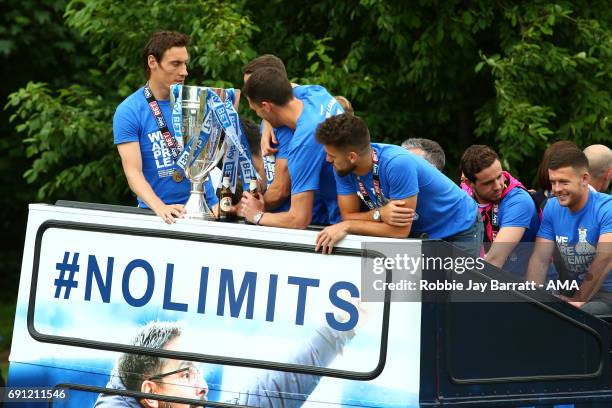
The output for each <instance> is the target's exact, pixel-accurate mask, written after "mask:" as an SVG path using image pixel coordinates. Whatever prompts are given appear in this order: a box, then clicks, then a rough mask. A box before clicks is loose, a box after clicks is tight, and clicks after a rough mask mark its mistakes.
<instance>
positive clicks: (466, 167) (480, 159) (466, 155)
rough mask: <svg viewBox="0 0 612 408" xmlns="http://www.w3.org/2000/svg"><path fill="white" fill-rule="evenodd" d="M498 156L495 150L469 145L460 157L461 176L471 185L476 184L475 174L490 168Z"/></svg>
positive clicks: (483, 146)
mask: <svg viewBox="0 0 612 408" xmlns="http://www.w3.org/2000/svg"><path fill="white" fill-rule="evenodd" d="M495 160H499V156H498V155H497V153H495V150H493V149H491V148H490V147H489V146H486V145H471V146H470V147H468V148H467V149H465V152H463V156H461V164H460V168H461V171H462V172H463V175H464V176H465V177H466V178H467V179H468V180H470V181H471V182H472V183H475V182H476V174H478V173H480V172H481V171H483V170H484V169H486V168H487V167H490V166H491V165H492V164H493V163H494V162H495Z"/></svg>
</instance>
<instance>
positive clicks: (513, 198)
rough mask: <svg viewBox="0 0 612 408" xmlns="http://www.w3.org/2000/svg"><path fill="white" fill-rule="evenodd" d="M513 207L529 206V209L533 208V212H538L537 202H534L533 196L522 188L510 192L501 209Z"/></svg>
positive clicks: (515, 188)
mask: <svg viewBox="0 0 612 408" xmlns="http://www.w3.org/2000/svg"><path fill="white" fill-rule="evenodd" d="M511 205H523V206H527V205H528V206H529V209H532V208H533V212H536V206H535V201H533V198H531V194H529V192H528V191H527V190H525V189H524V188H521V187H514V188H513V189H512V190H510V191H509V192H508V194H506V196H505V197H504V199H503V200H502V203H501V205H500V208H503V207H504V206H511Z"/></svg>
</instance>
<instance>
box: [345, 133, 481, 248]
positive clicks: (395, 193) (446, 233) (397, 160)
mask: <svg viewBox="0 0 612 408" xmlns="http://www.w3.org/2000/svg"><path fill="white" fill-rule="evenodd" d="M372 148H373V149H374V150H375V151H376V153H377V155H378V166H379V173H378V178H379V180H380V190H381V193H382V195H383V201H385V202H384V203H377V202H376V193H375V190H374V183H373V174H372V171H370V172H369V173H368V174H367V175H366V176H364V177H361V178H359V177H358V176H357V175H355V174H354V173H350V174H348V175H346V176H344V177H339V176H338V175H337V174H335V172H334V174H335V177H336V184H337V186H338V194H340V195H351V194H360V193H359V184H358V180H359V179H361V181H362V182H363V184H364V187H365V188H366V190H367V191H368V196H369V197H370V198H371V199H372V201H374V203H375V204H376V206H378V207H380V206H382V205H384V204H385V203H386V201H388V200H397V199H402V198H408V197H411V196H413V195H416V194H418V196H417V205H416V214H415V219H414V221H413V223H412V231H414V232H417V233H423V232H426V233H427V234H428V235H429V238H440V239H441V238H448V237H451V236H453V235H455V234H457V233H459V232H462V231H465V230H467V229H468V228H470V227H471V226H472V224H474V220H475V219H476V213H477V211H478V209H477V205H476V202H475V201H474V200H473V199H472V198H471V197H470V196H468V195H467V194H466V193H465V191H463V190H461V189H460V188H459V187H458V186H457V185H456V184H455V183H453V182H452V181H451V180H450V179H449V178H448V177H446V176H445V175H444V174H442V173H441V172H440V171H439V170H438V169H436V168H435V167H434V166H432V165H431V164H429V163H428V162H427V161H426V160H424V159H423V158H421V157H419V156H417V155H414V154H412V153H410V152H409V151H408V150H406V149H404V148H403V147H399V146H394V145H387V144H381V143H372Z"/></svg>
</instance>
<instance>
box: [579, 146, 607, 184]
mask: <svg viewBox="0 0 612 408" xmlns="http://www.w3.org/2000/svg"><path fill="white" fill-rule="evenodd" d="M584 154H585V155H586V157H587V159H588V160H589V173H590V175H591V186H593V188H594V189H595V190H596V191H599V192H600V193H605V192H606V191H608V187H609V186H610V180H612V150H610V148H609V147H608V146H605V145H601V144H595V145H591V146H588V147H587V148H585V149H584Z"/></svg>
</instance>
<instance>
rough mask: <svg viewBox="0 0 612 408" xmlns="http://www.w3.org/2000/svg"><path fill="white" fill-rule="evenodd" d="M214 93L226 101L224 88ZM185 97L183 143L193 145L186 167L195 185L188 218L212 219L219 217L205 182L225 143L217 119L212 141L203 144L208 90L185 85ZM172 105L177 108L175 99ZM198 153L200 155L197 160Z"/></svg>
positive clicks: (192, 189)
mask: <svg viewBox="0 0 612 408" xmlns="http://www.w3.org/2000/svg"><path fill="white" fill-rule="evenodd" d="M211 90H212V91H214V92H215V93H216V94H217V95H219V97H220V98H221V99H222V100H224V99H225V90H224V89H220V88H211ZM181 97H182V103H181V110H182V126H181V127H182V133H183V144H184V146H189V145H190V144H191V146H192V149H191V150H190V152H189V155H188V157H187V163H186V165H185V175H186V176H187V179H189V181H190V182H191V192H190V194H189V199H188V200H187V203H186V204H185V212H186V214H185V216H186V218H196V219H206V220H212V219H214V218H215V217H214V216H213V215H212V214H211V211H210V208H208V205H207V204H206V189H205V188H204V183H205V181H206V179H207V178H208V174H209V173H210V172H211V170H212V169H214V168H215V166H216V165H217V163H219V160H221V158H222V157H223V154H224V151H225V142H224V141H223V140H222V139H223V137H222V134H221V133H222V129H221V127H220V126H218V125H217V123H216V121H215V120H211V121H210V126H211V129H210V136H209V137H208V140H202V141H200V137H201V134H200V129H201V128H202V124H203V122H204V119H205V118H204V114H205V110H206V87H202V86H185V85H184V86H183V87H182V94H181ZM172 99H173V98H172ZM171 102H172V104H173V105H174V100H172V101H171ZM211 119H212V115H211ZM198 143H203V147H202V148H201V149H200V151H199V152H196V149H195V146H197V145H198ZM194 153H195V154H197V157H195V155H194Z"/></svg>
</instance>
